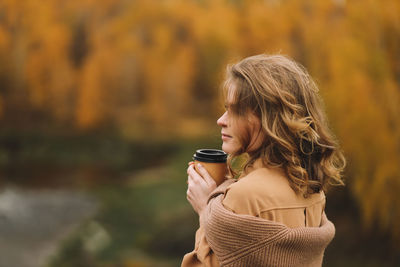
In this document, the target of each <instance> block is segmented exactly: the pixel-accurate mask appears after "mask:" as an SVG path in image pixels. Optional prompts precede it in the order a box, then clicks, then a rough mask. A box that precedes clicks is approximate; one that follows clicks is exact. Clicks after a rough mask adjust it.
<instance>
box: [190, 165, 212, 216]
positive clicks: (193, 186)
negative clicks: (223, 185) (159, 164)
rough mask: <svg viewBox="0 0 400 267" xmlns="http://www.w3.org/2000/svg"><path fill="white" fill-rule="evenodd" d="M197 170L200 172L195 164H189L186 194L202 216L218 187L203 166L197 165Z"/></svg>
mask: <svg viewBox="0 0 400 267" xmlns="http://www.w3.org/2000/svg"><path fill="white" fill-rule="evenodd" d="M196 168H197V170H198V171H199V172H197V171H196V170H195V169H194V162H189V167H188V169H187V173H188V190H187V192H186V198H187V200H188V201H189V203H190V204H191V205H192V207H193V209H194V210H195V211H196V212H197V214H199V216H201V214H202V213H203V211H204V209H205V207H206V206H207V200H208V196H209V194H210V193H211V192H212V191H213V190H214V189H215V188H216V187H217V185H216V183H215V181H214V179H213V178H211V176H210V174H208V172H207V170H206V169H205V168H204V167H203V166H201V165H200V164H197V165H196Z"/></svg>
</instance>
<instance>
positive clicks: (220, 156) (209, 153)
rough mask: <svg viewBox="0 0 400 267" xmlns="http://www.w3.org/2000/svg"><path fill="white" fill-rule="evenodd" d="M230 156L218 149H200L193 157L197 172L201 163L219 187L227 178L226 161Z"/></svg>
mask: <svg viewBox="0 0 400 267" xmlns="http://www.w3.org/2000/svg"><path fill="white" fill-rule="evenodd" d="M227 157H228V155H227V154H226V153H225V152H224V151H222V150H218V149H199V150H196V153H195V154H194V155H193V160H194V162H195V165H194V166H195V170H196V171H197V172H199V171H198V170H197V164H198V163H200V164H201V165H202V166H203V167H204V168H205V169H206V170H207V171H208V173H209V174H210V176H211V177H212V178H213V179H214V181H215V183H216V184H217V185H220V184H221V183H222V182H223V181H224V180H225V179H226V178H225V177H226V173H227V171H228V169H227V165H226V159H227Z"/></svg>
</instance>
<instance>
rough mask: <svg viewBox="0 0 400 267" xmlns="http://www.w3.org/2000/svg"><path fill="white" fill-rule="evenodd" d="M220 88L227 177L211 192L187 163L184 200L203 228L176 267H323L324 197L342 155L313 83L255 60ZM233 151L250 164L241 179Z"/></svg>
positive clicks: (302, 74)
mask: <svg viewBox="0 0 400 267" xmlns="http://www.w3.org/2000/svg"><path fill="white" fill-rule="evenodd" d="M224 91H225V108H226V112H225V113H224V114H223V115H222V116H221V117H220V118H219V119H218V121H217V124H218V125H219V126H220V127H221V128H222V131H221V134H222V141H223V144H222V149H223V150H224V151H225V152H226V153H228V154H229V158H228V163H229V164H228V169H229V175H228V178H229V179H227V180H226V181H225V182H224V183H223V184H222V185H220V186H219V187H218V188H217V187H216V184H215V182H214V181H213V179H212V178H211V177H210V175H209V174H208V173H207V171H206V170H205V169H204V168H202V166H201V165H199V166H197V167H198V171H199V172H196V171H195V169H194V166H193V162H190V163H189V167H188V169H187V173H188V190H187V199H188V201H189V202H190V203H191V205H192V206H193V209H194V210H195V211H196V212H197V213H198V215H199V219H200V228H199V229H198V231H197V232H196V241H195V249H194V251H192V252H191V253H188V254H186V255H185V257H184V259H183V261H182V267H187V266H212V267H214V266H321V265H322V257H323V253H324V250H325V248H326V246H327V245H328V243H329V242H330V241H331V240H332V238H333V236H334V231H335V229H334V226H333V224H332V223H331V222H330V221H329V220H328V219H327V218H326V216H325V213H324V208H325V194H324V191H325V190H326V187H327V185H328V184H339V185H340V184H343V182H342V180H341V172H342V170H343V168H344V165H345V159H344V157H343V155H342V153H341V152H340V150H339V148H338V144H337V143H336V141H335V139H334V137H333V135H332V133H331V132H330V130H329V128H328V126H327V122H326V119H325V115H324V112H323V109H322V104H321V100H320V98H319V96H318V88H317V86H316V85H315V83H314V82H313V81H312V79H311V77H310V76H309V75H308V73H307V72H306V70H305V69H304V68H303V67H302V66H300V65H299V64H297V63H295V62H294V61H292V60H290V59H288V58H287V57H284V56H281V55H271V56H270V55H257V56H253V57H249V58H245V59H244V60H242V61H240V62H238V63H237V64H233V65H231V66H229V67H228V69H227V79H226V81H225V84H224ZM239 155H245V156H246V161H245V163H244V165H243V168H242V170H241V172H240V173H239V174H237V173H236V172H235V171H234V170H233V168H232V167H231V162H232V159H234V158H235V157H237V156H239ZM235 176H239V177H238V179H233V178H234V177H235Z"/></svg>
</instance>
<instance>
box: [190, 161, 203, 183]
mask: <svg viewBox="0 0 400 267" xmlns="http://www.w3.org/2000/svg"><path fill="white" fill-rule="evenodd" d="M188 174H189V177H190V179H191V180H192V181H193V182H195V183H201V182H203V181H204V178H203V177H202V176H201V175H200V174H199V173H198V172H197V171H196V170H195V169H194V165H190V166H189V168H188Z"/></svg>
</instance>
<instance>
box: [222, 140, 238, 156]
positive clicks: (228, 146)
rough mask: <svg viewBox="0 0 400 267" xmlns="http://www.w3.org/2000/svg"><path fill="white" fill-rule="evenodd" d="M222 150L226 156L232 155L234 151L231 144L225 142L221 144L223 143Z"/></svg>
mask: <svg viewBox="0 0 400 267" xmlns="http://www.w3.org/2000/svg"><path fill="white" fill-rule="evenodd" d="M222 150H223V151H224V152H225V153H226V154H232V153H233V152H235V151H236V150H235V148H234V147H233V146H232V145H231V144H229V143H226V142H223V143H222Z"/></svg>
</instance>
